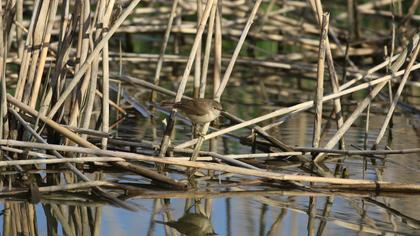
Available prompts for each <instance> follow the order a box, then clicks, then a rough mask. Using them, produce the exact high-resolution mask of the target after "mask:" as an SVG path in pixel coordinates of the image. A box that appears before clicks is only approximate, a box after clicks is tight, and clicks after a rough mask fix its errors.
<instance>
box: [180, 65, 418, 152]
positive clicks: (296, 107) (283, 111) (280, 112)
mask: <svg viewBox="0 0 420 236" xmlns="http://www.w3.org/2000/svg"><path fill="white" fill-rule="evenodd" d="M419 68H420V64H417V65H415V66H413V67H412V68H411V69H410V71H413V70H417V69H419ZM404 72H405V70H401V71H399V72H398V73H396V74H395V75H396V76H401V75H402V74H403V73H404ZM390 79H392V76H391V75H386V76H383V77H381V78H379V79H376V80H373V81H370V82H366V83H362V84H360V85H357V86H354V87H352V88H348V89H345V90H342V91H340V92H338V93H334V94H330V95H327V96H324V98H323V99H322V101H323V102H326V101H330V100H332V99H335V98H339V97H342V96H344V95H347V94H350V93H353V92H356V91H359V90H362V89H366V88H370V87H372V86H373V85H376V84H380V83H382V82H384V81H388V80H390ZM312 106H313V101H307V102H303V103H300V104H297V105H294V106H291V107H286V108H282V109H279V110H276V111H274V112H271V113H268V114H266V115H263V116H260V117H257V118H254V119H251V120H248V121H246V122H243V123H240V124H236V125H233V126H230V127H228V128H225V129H221V130H218V131H216V132H213V133H211V134H207V135H205V136H204V140H208V139H211V138H214V137H217V136H220V135H223V134H226V133H229V132H232V131H234V130H237V129H241V128H244V127H247V126H250V125H253V124H256V123H259V122H261V121H264V120H268V119H271V118H274V117H277V116H281V115H285V114H288V113H290V112H293V111H295V110H301V109H302V111H303V110H306V109H309V108H311V107H312ZM195 143H197V139H193V140H190V141H187V142H184V143H182V144H179V145H177V146H176V148H186V147H189V146H191V145H194V144H195Z"/></svg>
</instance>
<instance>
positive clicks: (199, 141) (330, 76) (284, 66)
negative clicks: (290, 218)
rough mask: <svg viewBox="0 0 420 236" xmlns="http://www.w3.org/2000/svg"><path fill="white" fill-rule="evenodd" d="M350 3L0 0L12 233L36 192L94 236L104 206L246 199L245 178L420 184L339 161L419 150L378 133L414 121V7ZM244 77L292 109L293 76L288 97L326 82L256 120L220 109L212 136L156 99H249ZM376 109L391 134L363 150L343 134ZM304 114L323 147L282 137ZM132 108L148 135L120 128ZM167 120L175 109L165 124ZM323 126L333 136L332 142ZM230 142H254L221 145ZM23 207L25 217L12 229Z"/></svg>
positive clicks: (58, 215) (5, 189) (332, 185)
mask: <svg viewBox="0 0 420 236" xmlns="http://www.w3.org/2000/svg"><path fill="white" fill-rule="evenodd" d="M351 2H353V1H347V3H348V5H346V4H345V3H343V4H341V3H329V4H326V5H322V4H321V1H319V0H308V1H274V0H270V1H262V0H256V1H221V0H207V1H177V0H175V1H168V2H164V1H163V2H162V1H140V0H134V1H114V0H99V1H94V2H92V1H87V0H81V1H77V4H76V2H75V1H68V0H63V1H58V0H49V1H40V0H36V1H33V2H25V1H21V0H18V1H11V0H7V1H1V4H0V7H1V9H0V10H1V11H2V12H3V14H2V15H1V17H0V27H1V29H0V32H2V34H0V45H1V47H0V48H1V50H0V79H1V83H0V85H1V90H0V103H1V104H0V156H1V157H2V159H1V160H0V168H1V169H2V173H3V174H2V179H1V187H2V191H1V192H0V195H2V196H6V197H9V198H10V197H14V198H16V199H25V198H28V199H29V200H30V201H29V203H28V202H21V201H20V200H16V201H17V202H13V201H7V202H6V203H5V204H6V205H7V206H5V209H7V211H6V212H4V214H5V216H4V217H5V218H4V225H5V226H4V228H3V231H4V235H9V234H8V233H12V232H22V231H24V230H25V231H28V232H31V233H29V234H33V233H34V232H35V231H36V228H35V226H34V223H33V220H34V218H33V215H31V214H33V211H34V203H37V202H39V201H40V202H41V203H50V204H49V205H48V206H47V205H46V207H45V211H46V214H47V216H49V218H48V221H50V223H51V224H53V225H54V224H55V225H56V224H57V223H58V222H57V219H58V221H59V223H60V224H61V225H62V228H63V231H64V232H65V233H66V234H68V235H73V234H77V233H75V232H84V233H88V232H89V233H92V234H96V235H99V231H98V230H99V228H98V227H99V225H98V224H100V223H98V222H100V211H101V206H102V205H103V204H105V203H111V204H114V205H116V206H120V207H123V208H126V209H128V210H133V211H135V210H138V209H139V207H138V206H136V205H134V204H132V203H130V202H128V201H124V199H127V198H130V197H136V196H137V197H139V198H150V197H151V198H169V197H185V198H189V197H192V196H203V195H206V196H207V195H209V196H211V197H212V196H218V195H223V194H232V195H235V194H238V195H239V194H241V195H242V194H243V195H246V194H247V191H246V188H243V187H244V186H246V183H245V182H246V181H245V180H249V179H252V180H253V181H255V184H256V185H259V186H264V187H267V188H269V189H270V191H272V193H271V192H269V194H287V193H288V191H292V192H293V191H297V192H298V194H302V195H305V194H306V193H311V192H312V193H314V192H315V193H317V194H320V195H323V196H329V195H331V193H332V192H333V191H336V192H340V191H341V192H342V194H343V195H346V194H347V195H349V196H350V195H357V196H359V195H363V196H365V195H364V194H369V192H371V193H372V192H374V193H376V194H384V195H386V194H390V193H393V192H397V193H399V194H418V193H419V192H420V185H419V183H417V182H413V183H394V182H388V181H382V180H380V179H381V178H379V177H378V180H371V179H351V178H347V177H346V175H345V173H344V172H345V170H344V169H343V167H342V165H341V164H342V161H343V159H345V158H358V157H359V158H364V159H366V158H368V159H369V158H370V160H384V159H392V157H393V155H406V154H412V153H420V149H419V148H418V147H407V148H406V149H398V150H392V149H389V148H388V146H387V143H386V141H383V137H384V135H385V134H386V131H387V130H390V126H392V117H393V115H394V114H395V112H396V111H398V112H403V113H409V114H411V115H413V116H416V117H417V118H416V119H417V122H418V119H419V118H418V116H419V114H420V113H419V108H418V103H416V101H418V91H419V86H420V85H419V83H418V71H417V70H418V69H419V68H420V64H418V62H417V57H418V53H419V48H420V43H419V31H418V25H419V22H420V18H419V15H418V9H417V10H416V7H417V5H418V1H413V3H412V5H410V4H408V3H405V4H404V8H403V9H398V10H400V12H402V14H398V13H397V12H398V11H397V9H396V8H397V6H395V5H392V2H393V1H385V0H383V1H375V3H374V4H373V3H370V2H368V3H364V4H359V5H355V4H350V3H351ZM390 9H391V10H390ZM376 19H381V22H382V23H380V24H379V23H377V22H375V20H376ZM375 24H379V25H380V27H378V28H377V29H373V28H372V27H374V26H375ZM390 25H391V29H390ZM396 25H398V27H396ZM369 27H370V28H369ZM227 45H228V46H227ZM192 70H193V71H194V72H193V73H192ZM416 71H417V72H416ZM251 72H252V73H251ZM250 73H251V74H252V75H251V76H248V75H249V74H250ZM287 77H291V78H290V79H287ZM285 78H286V79H285ZM235 83H238V84H241V83H251V84H255V86H256V87H258V88H259V89H260V91H261V93H260V94H259V95H258V96H260V97H261V99H265V101H266V102H267V104H281V103H279V102H278V101H276V99H275V97H278V96H279V94H281V93H282V92H284V89H285V88H284V87H281V86H279V85H282V84H289V88H286V90H288V89H289V90H288V91H289V92H290V93H292V91H294V90H295V92H296V93H299V92H300V91H303V90H305V89H304V88H303V87H304V86H302V85H303V84H309V86H310V88H309V90H312V91H316V92H315V93H313V92H312V93H310V96H309V97H304V96H303V97H297V101H299V102H297V103H294V104H283V105H281V107H279V105H277V106H275V107H274V108H273V109H271V110H270V112H268V113H266V114H257V115H255V116H254V117H252V118H250V119H246V118H241V117H240V115H239V114H235V112H232V111H228V110H225V111H223V112H222V116H223V119H218V120H216V121H214V122H212V123H211V124H210V123H207V124H206V125H204V127H201V128H202V130H201V132H202V133H201V135H199V136H194V135H192V136H191V137H192V138H190V139H188V140H187V139H185V138H183V139H178V137H179V135H177V134H178V133H179V131H177V130H176V121H177V120H178V121H182V122H183V123H185V124H187V126H189V125H191V123H190V122H189V121H188V120H187V119H185V118H184V117H183V116H182V115H180V114H179V112H177V110H176V109H172V110H169V111H168V110H165V109H164V108H162V107H161V106H160V105H159V104H160V102H161V101H163V100H174V101H176V102H177V101H180V100H181V99H193V98H204V97H206V98H212V99H214V100H216V101H219V102H220V101H221V102H222V103H223V102H230V103H234V102H241V101H235V97H234V96H229V95H227V94H226V93H227V92H226V88H227V87H228V86H229V85H231V84H235ZM290 84H291V86H290ZM282 86H283V85H282ZM280 90H281V91H280ZM307 90H308V89H307ZM361 94H362V95H361ZM360 96H363V98H360ZM384 97H385V98H384ZM261 99H260V98H259V99H256V100H259V101H260V100H261ZM402 99H404V103H402ZM330 101H331V103H329V102H330ZM348 103H356V105H354V106H348V105H345V104H348ZM331 104H332V105H331ZM377 104H381V106H382V107H385V109H386V110H385V115H383V117H384V121H383V125H382V127H381V129H380V133H379V134H378V135H377V136H376V139H375V142H374V143H373V144H370V143H367V142H365V147H364V148H363V149H362V150H357V147H354V146H352V144H351V143H349V142H347V141H345V140H344V139H345V134H346V133H347V132H348V131H349V129H350V128H351V127H352V126H353V125H354V123H355V122H356V120H361V119H365V125H366V134H367V133H368V132H369V124H370V123H369V116H370V114H372V112H374V111H372V107H374V106H375V105H377ZM233 111H234V110H233ZM303 112H313V113H314V121H313V122H314V130H313V141H312V147H309V146H307V147H302V146H300V147H299V146H298V145H297V144H294V143H289V142H287V141H286V140H282V138H281V137H279V136H276V135H275V134H273V133H272V132H271V130H272V129H273V128H275V127H278V126H281V125H282V123H284V122H287V121H288V120H289V119H291V117H293V116H294V115H296V114H299V113H303ZM137 113H138V114H139V115H138V117H139V116H140V117H141V118H139V119H142V120H144V121H146V122H147V124H148V126H147V127H146V126H145V127H143V128H144V130H145V131H144V132H150V135H146V136H147V137H151V138H144V139H142V140H132V139H130V138H125V139H124V138H121V137H123V135H120V133H119V132H120V131H119V129H118V126H119V123H120V122H121V121H122V120H124V119H126V117H127V114H137ZM366 113H367V114H368V115H367V117H366V116H365V114H366ZM162 114H166V115H169V116H168V119H167V123H166V126H165V128H164V130H159V127H158V126H159V125H158V124H159V123H160V121H159V120H158V119H159V117H161V116H162ZM378 114H379V115H380V113H378ZM365 117H366V118H365ZM279 119H280V120H279ZM330 122H332V124H330ZM326 126H332V127H333V128H331V129H333V130H334V132H335V134H334V135H333V136H332V137H330V138H328V139H327V138H326V137H325V136H323V130H324V129H326ZM199 128H200V127H196V129H199ZM238 130H240V131H241V132H242V134H243V133H246V135H238V132H237V131H238ZM388 133H389V132H388ZM183 135H184V136H188V134H185V133H184V134H183ZM188 137H189V136H188ZM224 139H233V140H237V141H238V142H239V143H240V145H241V147H243V148H248V147H251V150H252V151H251V152H250V153H248V154H243V153H229V152H226V153H225V152H224V151H221V150H224V148H223V147H222V146H221V145H223V144H224V141H223V140H224ZM206 141H208V142H209V143H210V146H209V148H207V147H206V146H205V145H206ZM352 147H353V148H352ZM270 161H276V162H278V163H283V164H282V165H283V167H282V168H278V169H277V167H276V166H275V165H273V166H271V165H270ZM326 163H328V167H327V166H326ZM372 163H374V162H373V161H372ZM331 165H333V166H334V167H333V168H332V169H331ZM284 170H287V171H284ZM294 170H296V171H297V170H299V174H295V173H291V171H292V172H293V171H294ZM9 172H10V173H14V174H5V173H9ZM41 173H44V174H46V176H47V177H45V178H42V177H41ZM60 173H61V174H60ZM108 173H132V174H135V175H138V176H139V181H140V182H139V183H125V182H124V181H119V180H111V179H110V178H108V177H107V174H108ZM174 174H177V175H176V178H175V177H174V176H175V175H174ZM224 175H226V176H228V175H229V176H236V177H237V178H238V179H239V180H238V181H237V187H238V188H241V189H240V190H237V191H232V193H217V192H215V193H211V194H210V193H209V192H210V191H212V188H211V187H207V189H206V187H203V183H209V184H210V183H211V185H210V186H212V185H216V184H215V183H214V182H215V180H217V179H218V177H217V176H224ZM269 180H270V181H269ZM223 181H224V179H221V183H219V184H220V185H221V186H224V185H226V186H228V184H227V183H226V184H225V183H223ZM144 183H147V184H144ZM156 187H158V188H163V190H165V189H166V190H169V189H171V191H168V192H162V191H156V190H154V188H156ZM173 189H176V190H177V191H175V192H174V191H172V190H173ZM191 189H195V191H190V190H191ZM215 189H216V188H215ZM276 189H280V190H276ZM320 190H322V192H319V191H320ZM207 191H208V192H207ZM277 191H278V192H277ZM75 193H78V194H79V193H80V194H81V195H80V196H76V195H75ZM61 196H62V198H63V199H61ZM311 196H313V195H311ZM62 201H63V202H65V204H67V205H68V210H69V212H71V214H73V220H72V221H71V223H69V222H68V220H66V216H65V215H64V214H65V212H64V211H63V209H62V208H61V207H60V206H59V205H60V204H62V203H61V202H62ZM73 203H74V204H75V205H72V204H73ZM16 214H25V217H26V218H25V219H27V222H26V223H25V224H24V225H14V224H15V223H13V222H14V221H13V219H12V218H11V217H15V216H16ZM53 216H54V217H55V218H54V217H53ZM314 217H316V216H315V215H314ZM92 220H93V222H92ZM89 221H91V222H89ZM95 222H96V223H95ZM50 230H51V232H50V233H51V234H55V233H56V232H55V233H54V232H53V231H54V230H56V228H54V227H52V228H51V229H50ZM10 235H11V234H10Z"/></svg>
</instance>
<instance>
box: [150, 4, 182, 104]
mask: <svg viewBox="0 0 420 236" xmlns="http://www.w3.org/2000/svg"><path fill="white" fill-rule="evenodd" d="M178 2H179V0H174V1H173V2H172V8H171V14H170V16H169V20H168V24H167V26H166V31H165V34H164V36H163V42H162V47H161V49H160V53H159V58H158V62H157V65H156V70H155V76H154V78H153V84H154V85H159V78H160V72H161V70H162V65H163V60H164V56H165V52H166V47H167V46H168V41H169V36H170V34H171V30H172V24H173V21H174V18H175V16H176V9H177V7H178ZM156 96H157V95H156V92H155V90H152V93H151V95H150V102H151V103H152V104H153V103H155V102H156Z"/></svg>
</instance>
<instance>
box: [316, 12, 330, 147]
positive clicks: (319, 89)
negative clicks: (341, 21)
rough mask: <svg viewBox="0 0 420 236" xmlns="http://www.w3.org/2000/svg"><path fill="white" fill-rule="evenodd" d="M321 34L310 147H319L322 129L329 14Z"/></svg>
mask: <svg viewBox="0 0 420 236" xmlns="http://www.w3.org/2000/svg"><path fill="white" fill-rule="evenodd" d="M321 22H322V23H321V34H320V39H319V56H318V72H317V77H318V80H317V84H316V93H315V100H314V107H315V119H314V133H313V139H312V146H313V147H319V143H320V140H321V129H322V127H321V126H322V97H323V96H324V68H325V50H326V49H325V48H326V40H327V37H328V24H329V13H324V14H323V15H322V21H321Z"/></svg>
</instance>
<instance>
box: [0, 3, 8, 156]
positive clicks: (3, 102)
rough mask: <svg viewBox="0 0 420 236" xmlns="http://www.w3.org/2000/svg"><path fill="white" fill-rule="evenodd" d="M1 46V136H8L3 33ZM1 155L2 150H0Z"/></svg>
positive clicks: (0, 26) (0, 20) (0, 9)
mask: <svg viewBox="0 0 420 236" xmlns="http://www.w3.org/2000/svg"><path fill="white" fill-rule="evenodd" d="M0 11H2V7H1V6H0ZM2 18H3V17H1V16H0V32H3V31H2V28H3V27H2V25H3V23H2ZM0 47H2V48H3V50H2V49H0V79H1V81H0V137H1V138H7V137H8V136H9V131H8V121H7V98H6V96H7V90H6V75H5V73H4V71H5V69H6V63H5V60H4V58H5V56H6V55H5V50H4V48H5V45H4V41H3V34H1V36H0ZM0 156H1V152H0Z"/></svg>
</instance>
